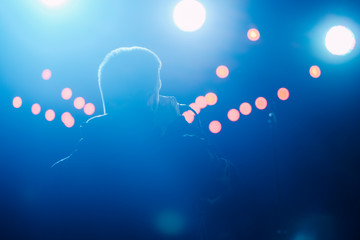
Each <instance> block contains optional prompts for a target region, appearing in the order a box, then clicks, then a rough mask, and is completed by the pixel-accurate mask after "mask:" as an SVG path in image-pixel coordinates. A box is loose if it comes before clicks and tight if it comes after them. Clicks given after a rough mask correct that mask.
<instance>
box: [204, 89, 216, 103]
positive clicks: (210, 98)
mask: <svg viewBox="0 0 360 240" xmlns="http://www.w3.org/2000/svg"><path fill="white" fill-rule="evenodd" d="M205 99H206V102H207V104H208V105H209V106H213V105H215V104H216V103H217V101H218V98H217V96H216V94H215V93H212V92H209V93H207V94H206V95H205Z"/></svg>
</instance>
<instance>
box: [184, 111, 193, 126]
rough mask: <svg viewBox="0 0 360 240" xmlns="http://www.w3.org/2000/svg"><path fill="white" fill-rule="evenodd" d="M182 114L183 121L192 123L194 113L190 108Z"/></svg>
mask: <svg viewBox="0 0 360 240" xmlns="http://www.w3.org/2000/svg"><path fill="white" fill-rule="evenodd" d="M182 115H183V116H184V118H185V121H187V122H188V123H192V122H194V120H195V113H194V112H193V111H191V110H187V111H186V112H184V113H183V114H182Z"/></svg>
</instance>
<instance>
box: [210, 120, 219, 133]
mask: <svg viewBox="0 0 360 240" xmlns="http://www.w3.org/2000/svg"><path fill="white" fill-rule="evenodd" d="M221 128H222V126H221V123H220V122H219V121H212V122H211V123H210V124H209V130H210V132H212V133H214V134H217V133H219V132H220V131H221Z"/></svg>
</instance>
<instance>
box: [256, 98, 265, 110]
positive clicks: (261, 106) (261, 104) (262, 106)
mask: <svg viewBox="0 0 360 240" xmlns="http://www.w3.org/2000/svg"><path fill="white" fill-rule="evenodd" d="M267 104H268V103H267V101H266V99H265V98H263V97H259V98H257V99H256V100H255V106H256V107H257V108H258V109H260V110H264V109H265V108H266V107H267Z"/></svg>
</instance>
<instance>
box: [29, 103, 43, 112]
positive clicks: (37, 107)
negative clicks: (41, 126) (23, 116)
mask: <svg viewBox="0 0 360 240" xmlns="http://www.w3.org/2000/svg"><path fill="white" fill-rule="evenodd" d="M31 112H32V113H33V114H34V115H39V114H40V112H41V107H40V104H38V103H35V104H33V105H32V106H31Z"/></svg>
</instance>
